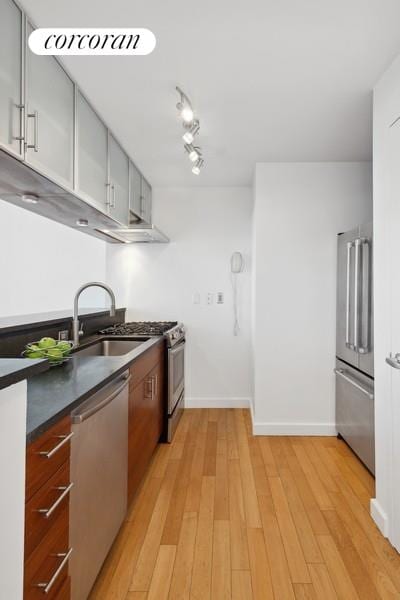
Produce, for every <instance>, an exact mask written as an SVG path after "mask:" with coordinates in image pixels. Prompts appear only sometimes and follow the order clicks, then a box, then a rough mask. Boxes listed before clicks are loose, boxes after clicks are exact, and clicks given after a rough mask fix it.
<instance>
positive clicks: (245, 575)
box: [232, 571, 253, 600]
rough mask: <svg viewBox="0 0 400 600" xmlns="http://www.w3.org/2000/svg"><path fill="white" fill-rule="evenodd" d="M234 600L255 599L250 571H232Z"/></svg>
mask: <svg viewBox="0 0 400 600" xmlns="http://www.w3.org/2000/svg"><path fill="white" fill-rule="evenodd" d="M232 600H253V590H252V587H251V574H250V571H232Z"/></svg>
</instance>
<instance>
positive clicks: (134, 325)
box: [100, 321, 178, 336]
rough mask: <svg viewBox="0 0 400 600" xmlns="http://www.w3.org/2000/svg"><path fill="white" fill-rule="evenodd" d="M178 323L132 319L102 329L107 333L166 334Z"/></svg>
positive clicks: (101, 331) (102, 331)
mask: <svg viewBox="0 0 400 600" xmlns="http://www.w3.org/2000/svg"><path fill="white" fill-rule="evenodd" d="M177 325H178V322H177V321H131V322H130V323H120V324H118V325H112V326H111V327H107V328H106V329H101V330H100V333H103V334H106V335H150V336H153V335H154V336H155V335H164V333H166V332H167V331H169V330H170V329H173V328H174V327H176V326H177Z"/></svg>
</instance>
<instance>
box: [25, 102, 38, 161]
mask: <svg viewBox="0 0 400 600" xmlns="http://www.w3.org/2000/svg"><path fill="white" fill-rule="evenodd" d="M27 117H28V119H34V130H33V144H27V145H26V147H27V148H33V149H34V151H35V152H39V113H38V111H37V110H35V111H34V112H33V113H28V114H27Z"/></svg>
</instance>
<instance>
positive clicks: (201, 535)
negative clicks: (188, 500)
mask: <svg viewBox="0 0 400 600" xmlns="http://www.w3.org/2000/svg"><path fill="white" fill-rule="evenodd" d="M214 499H215V478H214V477H203V481H202V486H201V499H200V509H199V516H198V525H197V535H196V543H195V550H194V559H193V572H192V585H191V589H190V598H191V599H192V600H209V598H210V597H211V568H212V545H213V530H214Z"/></svg>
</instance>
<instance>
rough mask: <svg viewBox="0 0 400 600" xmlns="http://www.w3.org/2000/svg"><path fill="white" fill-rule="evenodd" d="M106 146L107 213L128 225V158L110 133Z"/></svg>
mask: <svg viewBox="0 0 400 600" xmlns="http://www.w3.org/2000/svg"><path fill="white" fill-rule="evenodd" d="M108 148H109V161H110V176H109V214H110V216H111V217H112V218H113V219H115V220H116V221H118V222H119V223H122V224H123V225H128V222H129V219H128V212H129V158H128V156H127V155H126V154H125V152H124V151H123V149H122V148H121V146H120V145H119V144H118V142H117V141H116V140H115V139H114V138H113V136H112V135H109V138H108Z"/></svg>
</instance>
